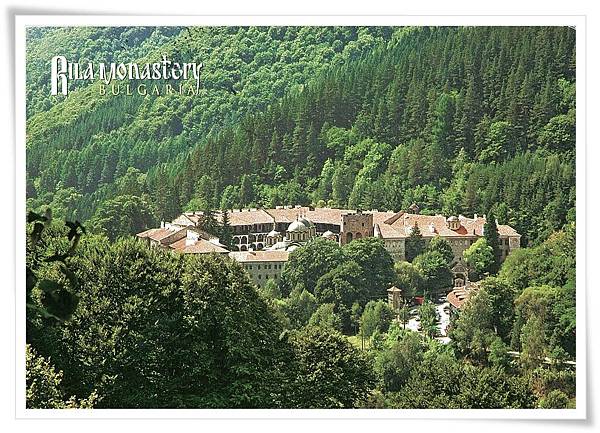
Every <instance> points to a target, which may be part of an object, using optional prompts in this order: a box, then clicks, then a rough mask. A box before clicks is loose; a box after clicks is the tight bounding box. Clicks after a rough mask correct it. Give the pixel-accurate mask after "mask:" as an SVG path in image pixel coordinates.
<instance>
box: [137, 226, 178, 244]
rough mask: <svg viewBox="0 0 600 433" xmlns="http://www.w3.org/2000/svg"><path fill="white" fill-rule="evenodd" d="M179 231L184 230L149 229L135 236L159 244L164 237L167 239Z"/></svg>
mask: <svg viewBox="0 0 600 433" xmlns="http://www.w3.org/2000/svg"><path fill="white" fill-rule="evenodd" d="M181 230H184V229H167V228H158V229H150V230H146V231H145V232H142V233H138V234H137V235H136V236H137V237H139V238H149V239H152V240H153V241H157V242H160V241H161V240H163V239H164V238H166V237H169V236H171V235H173V234H175V233H177V232H179V231H181Z"/></svg>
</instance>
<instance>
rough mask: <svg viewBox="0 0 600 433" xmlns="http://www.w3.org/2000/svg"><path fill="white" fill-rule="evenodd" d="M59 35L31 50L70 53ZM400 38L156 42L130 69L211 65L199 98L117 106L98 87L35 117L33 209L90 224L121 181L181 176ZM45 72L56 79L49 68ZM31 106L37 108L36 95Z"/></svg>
mask: <svg viewBox="0 0 600 433" xmlns="http://www.w3.org/2000/svg"><path fill="white" fill-rule="evenodd" d="M130 31H132V32H133V30H130ZM59 32H62V33H61V34H60V35H56V34H54V33H50V34H45V33H41V34H40V35H39V37H40V38H41V39H42V40H41V41H37V42H36V43H33V42H32V44H31V50H36V49H37V47H39V46H48V44H50V43H53V41H56V40H59V43H58V44H57V45H55V46H53V48H52V49H48V51H49V53H51V54H52V55H55V54H60V53H63V52H64V51H67V53H69V52H70V51H69V49H70V48H71V47H70V41H71V38H69V37H68V36H69V30H68V29H62V30H60V31H59ZM105 33H108V31H106V32H105ZM391 33H392V30H391V29H389V28H373V29H367V28H364V29H358V28H347V27H344V28H331V27H322V28H316V27H304V28H298V27H285V28H279V27H262V28H247V27H241V28H239V27H227V28H220V27H210V28H208V27H207V28H188V29H186V30H185V32H183V33H181V34H179V35H177V36H173V37H171V38H169V39H168V40H167V41H166V42H165V41H164V38H156V37H155V38H152V39H151V40H150V39H149V40H147V43H146V47H147V49H146V51H145V52H143V56H142V51H141V49H139V50H136V51H135V52H134V53H129V52H128V53H129V54H130V57H129V59H128V60H129V61H132V60H135V59H136V57H135V55H139V56H140V58H141V57H143V58H146V59H158V58H159V57H160V56H162V55H163V54H165V55H168V56H169V58H171V59H183V60H185V61H188V62H189V61H196V62H202V63H203V64H204V68H203V71H202V77H201V86H202V89H201V91H200V94H199V95H197V96H186V95H171V96H162V97H155V96H149V97H146V98H143V97H140V96H137V97H136V96H129V97H128V96H123V95H119V96H115V97H111V96H110V95H107V96H100V95H99V92H98V89H97V86H95V85H89V86H86V87H85V88H84V89H79V91H77V92H73V93H71V94H70V95H69V96H68V97H67V98H66V99H65V100H64V101H62V102H60V103H57V104H55V105H54V106H53V107H52V108H51V109H49V110H48V111H45V112H42V113H38V114H36V115H33V116H32V117H30V119H29V121H28V125H27V128H28V131H27V132H28V144H27V146H28V147H27V149H28V156H27V171H28V196H29V197H35V198H36V201H35V202H34V203H33V207H35V206H37V205H38V204H43V203H46V204H47V203H50V204H52V206H53V207H54V208H60V209H64V210H65V214H66V216H69V217H74V218H79V219H84V220H85V219H87V218H89V216H91V215H92V214H93V212H94V211H95V210H96V208H97V207H98V205H99V203H101V202H102V201H104V200H105V199H108V198H114V197H115V196H117V195H120V194H122V193H123V191H122V190H121V189H120V188H119V187H118V186H117V185H116V184H115V181H116V180H118V179H120V178H122V177H123V176H124V175H125V174H126V173H127V170H128V168H131V167H133V168H136V169H139V170H141V171H142V172H146V171H148V170H149V169H151V168H153V167H157V166H159V165H160V163H163V162H169V161H171V162H172V163H171V164H170V165H169V167H170V170H171V171H177V170H179V167H181V166H182V165H183V163H184V159H183V158H181V157H185V155H186V154H187V152H188V151H190V150H191V149H192V148H193V147H195V146H203V143H204V141H205V140H206V137H207V136H208V135H209V133H210V132H211V131H218V130H219V128H220V127H221V126H223V125H228V124H232V123H235V122H236V121H237V120H238V119H240V118H242V117H243V116H244V115H245V114H247V113H249V112H256V111H260V110H263V109H265V108H266V107H267V106H268V105H269V104H271V103H273V102H275V101H276V100H277V99H278V98H280V97H282V96H283V95H284V94H287V93H289V92H299V91H300V89H301V88H302V87H303V86H304V85H305V84H306V83H307V82H308V81H309V80H310V79H311V78H312V77H314V76H315V75H316V74H317V73H318V72H319V71H321V70H323V69H325V68H327V67H329V66H332V65H335V64H343V63H345V62H346V61H349V60H351V59H355V58H358V57H360V56H362V55H364V54H365V53H367V52H370V51H371V50H372V49H373V47H374V46H375V45H376V44H377V43H379V42H381V41H383V40H387V39H389V38H390V37H391ZM35 35H36V33H33V34H32V35H31V39H35V37H34V36H35ZM59 36H62V38H59ZM49 37H52V39H51V40H50V41H46V39H47V38H49ZM99 40H100V42H98V43H97V45H99V48H98V52H97V53H95V57H94V58H102V57H103V55H104V58H106V59H110V58H112V57H117V56H116V55H113V54H111V56H107V55H106V53H107V52H109V51H110V52H111V53H112V50H111V49H110V48H106V49H104V48H103V46H104V45H106V44H105V43H104V42H103V41H104V40H105V39H104V38H103V37H99ZM119 40H120V39H119ZM152 41H155V42H156V44H152V43H151V42H152ZM79 44H81V45H82V46H80V47H78V48H77V50H75V57H76V58H77V55H81V56H82V58H85V57H86V54H85V53H87V51H86V48H85V47H86V46H87V45H90V43H89V42H88V41H87V40H86V38H82V39H80V40H79ZM63 45H64V47H63ZM32 55H33V54H32ZM131 56H134V57H131ZM50 57H51V55H50V54H48V55H46V56H44V57H43V58H44V59H45V58H47V59H49V58H50ZM119 59H122V56H119ZM36 66H37V64H35V63H34V66H32V69H33V70H34V72H32V74H31V75H30V77H31V78H30V80H31V81H30V82H29V84H30V86H31V87H33V86H34V85H35V82H34V80H35V77H42V78H40V79H43V77H45V75H44V74H43V73H42V72H40V71H39V70H38V69H39V68H36ZM39 66H40V68H42V69H43V70H49V63H42V64H40V65H39ZM44 68H45V69H44ZM35 89H36V90H37V89H38V88H37V87H35ZM48 93H49V92H48ZM29 103H30V104H31V105H33V104H37V102H36V100H35V98H34V97H33V96H32V95H30V99H29Z"/></svg>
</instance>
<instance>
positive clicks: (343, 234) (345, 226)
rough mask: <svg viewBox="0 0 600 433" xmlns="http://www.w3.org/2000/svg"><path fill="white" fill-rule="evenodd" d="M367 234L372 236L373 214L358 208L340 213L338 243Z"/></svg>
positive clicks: (347, 241)
mask: <svg viewBox="0 0 600 433" xmlns="http://www.w3.org/2000/svg"><path fill="white" fill-rule="evenodd" d="M369 236H373V214H371V213H362V212H361V211H359V210H358V211H356V212H355V213H349V214H345V215H342V221H341V225H340V245H345V244H347V243H349V242H352V241H353V240H354V239H361V238H364V237H369Z"/></svg>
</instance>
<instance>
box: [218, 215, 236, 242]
mask: <svg viewBox="0 0 600 433" xmlns="http://www.w3.org/2000/svg"><path fill="white" fill-rule="evenodd" d="M219 242H221V243H222V244H223V245H225V246H226V247H227V248H229V249H231V248H232V245H233V231H232V230H231V224H230V222H229V212H228V211H227V209H223V210H222V211H221V226H220V230H219Z"/></svg>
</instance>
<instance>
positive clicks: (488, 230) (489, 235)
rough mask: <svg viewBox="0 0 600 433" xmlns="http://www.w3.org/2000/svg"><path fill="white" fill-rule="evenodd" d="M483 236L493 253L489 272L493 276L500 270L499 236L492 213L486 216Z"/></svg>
mask: <svg viewBox="0 0 600 433" xmlns="http://www.w3.org/2000/svg"><path fill="white" fill-rule="evenodd" d="M483 236H484V237H485V240H486V241H487V244H488V245H489V246H491V247H492V250H493V251H494V264H493V265H492V266H490V271H491V273H493V274H495V273H496V272H498V270H499V269H500V235H499V234H498V226H497V225H496V217H495V216H494V213H493V212H492V211H490V213H489V214H488V215H487V218H486V221H485V224H484V226H483Z"/></svg>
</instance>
